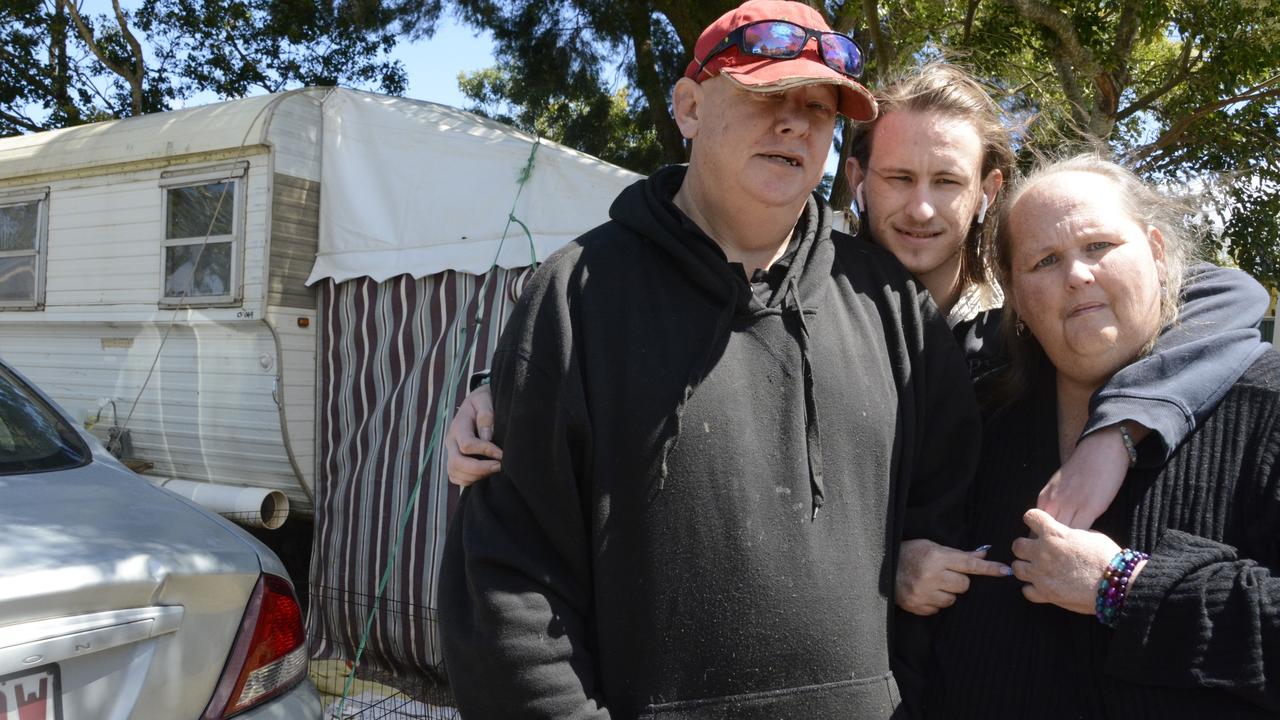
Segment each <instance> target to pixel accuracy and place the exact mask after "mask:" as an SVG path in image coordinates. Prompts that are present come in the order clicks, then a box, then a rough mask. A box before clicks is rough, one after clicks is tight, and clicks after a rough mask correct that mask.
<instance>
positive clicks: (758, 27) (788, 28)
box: [694, 20, 862, 78]
mask: <svg viewBox="0 0 1280 720" xmlns="http://www.w3.org/2000/svg"><path fill="white" fill-rule="evenodd" d="M809 38H816V39H817V41H818V54H819V55H820V56H821V57H822V62H823V63H824V64H826V66H827V67H829V68H831V69H832V70H835V71H836V72H838V73H841V74H843V75H848V76H849V77H853V78H857V77H861V76H862V50H861V48H859V47H858V44H857V43H856V42H854V41H853V38H851V37H849V36H848V35H844V34H841V33H838V32H827V31H822V30H814V29H812V28H807V27H804V26H803V25H797V24H795V23H793V22H788V21H786V20H760V21H757V22H753V23H748V24H746V25H743V26H742V27H739V28H738V29H736V30H734V31H733V32H731V33H729V34H728V36H726V37H725V39H723V40H721V41H720V43H719V44H718V45H716V46H715V47H713V48H711V52H709V53H707V56H706V57H705V58H703V59H702V62H700V63H698V73H697V74H698V75H701V74H702V71H703V69H704V68H706V66H707V63H709V62H711V60H712V58H714V57H715V56H717V55H719V54H720V53H722V52H724V51H725V50H728V49H729V48H731V47H733V46H734V45H737V46H738V50H739V51H741V52H742V53H743V54H745V55H755V56H757V57H765V58H772V59H775V60H790V59H791V58H796V57H800V53H802V52H804V48H805V45H808V44H809ZM694 77H697V75H695V76H694Z"/></svg>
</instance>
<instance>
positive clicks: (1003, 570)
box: [1000, 565, 1013, 577]
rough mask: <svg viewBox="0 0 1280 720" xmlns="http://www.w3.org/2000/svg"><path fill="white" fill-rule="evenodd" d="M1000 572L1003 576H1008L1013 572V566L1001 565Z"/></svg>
mask: <svg viewBox="0 0 1280 720" xmlns="http://www.w3.org/2000/svg"><path fill="white" fill-rule="evenodd" d="M1000 574H1001V575H1004V576H1005V577H1008V576H1010V575H1012V574H1013V568H1011V567H1009V566H1008V565H1001V566H1000Z"/></svg>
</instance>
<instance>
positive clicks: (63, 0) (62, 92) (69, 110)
mask: <svg viewBox="0 0 1280 720" xmlns="http://www.w3.org/2000/svg"><path fill="white" fill-rule="evenodd" d="M66 4H67V0H55V2H54V4H53V12H52V13H51V14H50V16H49V70H50V72H51V73H52V77H50V78H49V80H50V89H52V90H53V104H54V111H55V114H57V115H61V117H60V118H58V122H57V124H58V125H59V126H61V127H69V126H71V125H79V124H80V123H81V122H83V119H82V118H81V116H80V108H79V107H78V106H77V105H76V104H75V101H74V100H72V99H71V91H70V87H71V78H70V77H69V74H70V68H69V67H68V64H67V9H66V7H65V6H66Z"/></svg>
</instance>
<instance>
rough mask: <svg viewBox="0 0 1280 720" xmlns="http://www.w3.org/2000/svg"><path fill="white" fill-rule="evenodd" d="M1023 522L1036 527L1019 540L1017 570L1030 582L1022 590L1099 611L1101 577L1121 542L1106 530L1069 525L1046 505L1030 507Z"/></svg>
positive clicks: (1034, 598)
mask: <svg viewBox="0 0 1280 720" xmlns="http://www.w3.org/2000/svg"><path fill="white" fill-rule="evenodd" d="M1022 521H1023V522H1024V523H1026V525H1027V528H1028V529H1029V530H1030V531H1031V536H1030V537H1023V538H1018V539H1017V540H1014V541H1013V555H1014V557H1015V558H1016V559H1015V560H1014V561H1013V574H1014V575H1015V576H1017V578H1018V579H1019V580H1021V581H1023V582H1025V583H1027V584H1026V586H1025V587H1023V588H1022V594H1023V595H1024V596H1025V597H1026V598H1027V599H1028V600H1030V601H1031V602H1034V603H1052V604H1054V605H1057V606H1058V607H1060V608H1063V609H1066V610H1070V611H1071V612H1077V613H1083V614H1085V615H1091V614H1093V612H1094V602H1095V600H1096V599H1097V597H1098V581H1099V580H1100V579H1102V572H1103V571H1104V570H1106V569H1107V565H1108V564H1109V563H1110V562H1111V558H1113V557H1115V555H1116V553H1118V552H1120V546H1119V545H1117V544H1116V543H1115V541H1114V540H1112V539H1111V538H1109V537H1107V536H1106V535H1103V534H1102V533H1100V532H1095V531H1093V530H1078V529H1075V528H1070V527H1067V526H1066V525H1064V524H1062V523H1060V522H1058V521H1057V520H1054V519H1053V517H1052V516H1050V515H1049V513H1046V512H1045V511H1043V510H1039V509H1031V510H1028V511H1027V512H1026V513H1025V514H1024V515H1023V516H1022Z"/></svg>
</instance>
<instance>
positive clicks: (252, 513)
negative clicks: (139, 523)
mask: <svg viewBox="0 0 1280 720" xmlns="http://www.w3.org/2000/svg"><path fill="white" fill-rule="evenodd" d="M147 479H148V480H150V481H151V483H152V484H154V485H158V486H160V487H162V488H164V489H165V490H168V491H169V492H172V493H175V494H177V495H181V496H182V497H184V498H187V499H188V500H191V501H192V502H195V503H198V504H200V505H202V506H204V507H206V508H208V509H210V510H212V511H214V512H216V513H218V514H219V515H225V516H226V517H228V518H230V519H232V520H235V521H236V522H238V523H240V524H241V525H247V526H249V527H260V528H266V529H268V530H275V529H276V528H278V527H280V526H281V525H283V524H284V521H285V518H287V517H289V496H287V495H285V494H284V493H282V492H280V491H279V490H271V489H268V488H256V487H244V486H242V485H220V484H218V483H209V482H193V481H191V480H174V479H171V478H147Z"/></svg>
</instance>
